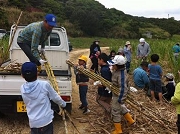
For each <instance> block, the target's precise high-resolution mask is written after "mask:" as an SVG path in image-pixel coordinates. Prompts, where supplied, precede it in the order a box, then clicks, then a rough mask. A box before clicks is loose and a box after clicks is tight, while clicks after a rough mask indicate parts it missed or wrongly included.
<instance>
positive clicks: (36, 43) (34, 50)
mask: <svg viewBox="0 0 180 134" xmlns="http://www.w3.org/2000/svg"><path fill="white" fill-rule="evenodd" d="M40 37H41V31H38V30H34V32H33V35H32V41H31V52H32V54H33V55H34V57H36V58H37V59H38V60H40V55H39V51H38V46H39V43H40Z"/></svg>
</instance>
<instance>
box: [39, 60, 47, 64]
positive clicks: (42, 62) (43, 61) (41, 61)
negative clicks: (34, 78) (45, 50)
mask: <svg viewBox="0 0 180 134" xmlns="http://www.w3.org/2000/svg"><path fill="white" fill-rule="evenodd" d="M39 62H40V63H41V65H44V63H47V61H45V60H43V59H40V60H39Z"/></svg>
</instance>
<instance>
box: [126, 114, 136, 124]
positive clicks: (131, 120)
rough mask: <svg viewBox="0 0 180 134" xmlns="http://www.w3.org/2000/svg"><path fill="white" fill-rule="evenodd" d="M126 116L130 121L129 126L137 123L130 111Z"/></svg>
mask: <svg viewBox="0 0 180 134" xmlns="http://www.w3.org/2000/svg"><path fill="white" fill-rule="evenodd" d="M124 118H125V119H126V120H127V121H128V125H129V126H130V125H132V124H134V123H135V121H134V120H133V118H132V117H131V115H130V114H129V113H126V114H125V115H124Z"/></svg>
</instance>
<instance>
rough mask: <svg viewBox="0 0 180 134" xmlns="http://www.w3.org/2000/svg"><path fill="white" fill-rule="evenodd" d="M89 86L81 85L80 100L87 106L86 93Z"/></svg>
mask: <svg viewBox="0 0 180 134" xmlns="http://www.w3.org/2000/svg"><path fill="white" fill-rule="evenodd" d="M87 90H88V86H87V85H83V86H81V85H79V96H80V101H81V103H82V106H84V107H87V105H88V103H87V99H86V94H87Z"/></svg>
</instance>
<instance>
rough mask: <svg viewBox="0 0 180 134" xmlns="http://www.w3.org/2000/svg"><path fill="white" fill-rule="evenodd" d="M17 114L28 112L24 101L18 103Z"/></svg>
mask: <svg viewBox="0 0 180 134" xmlns="http://www.w3.org/2000/svg"><path fill="white" fill-rule="evenodd" d="M17 112H27V111H26V105H25V103H24V102H23V101H17Z"/></svg>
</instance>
